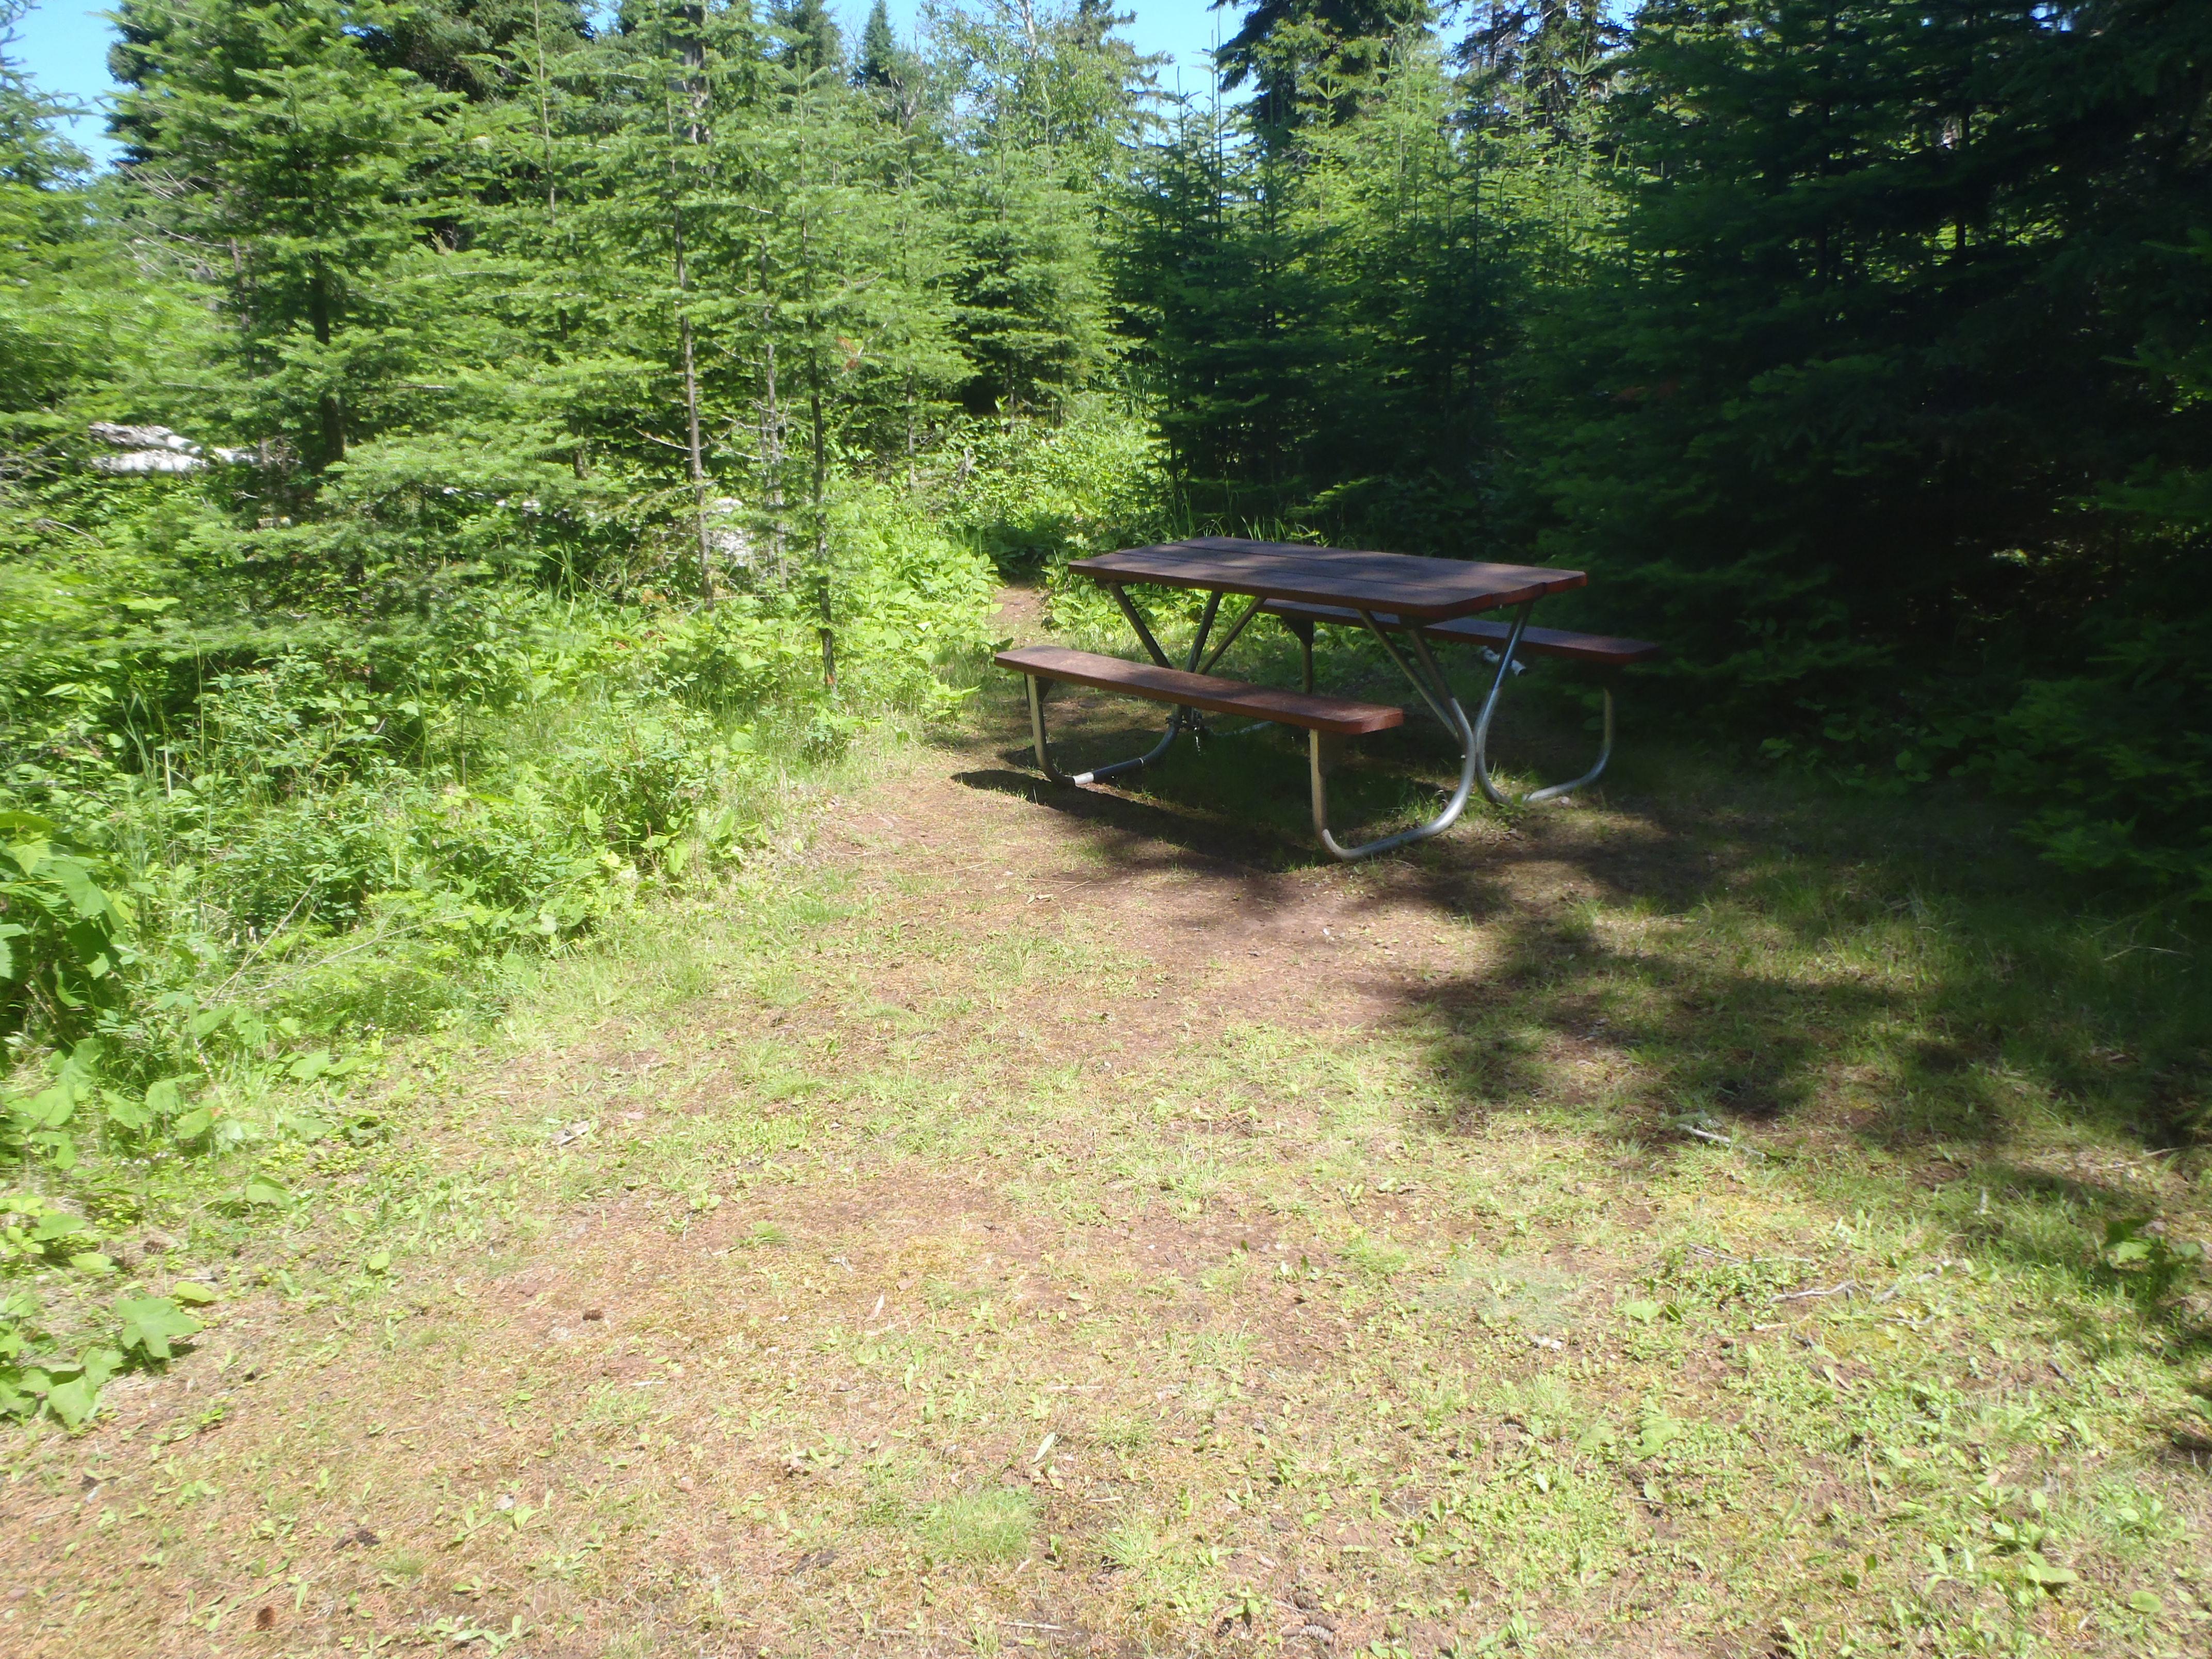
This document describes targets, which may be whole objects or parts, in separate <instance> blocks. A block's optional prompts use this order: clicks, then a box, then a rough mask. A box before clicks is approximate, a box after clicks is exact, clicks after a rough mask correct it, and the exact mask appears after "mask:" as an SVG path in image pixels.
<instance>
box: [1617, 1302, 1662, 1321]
mask: <svg viewBox="0 0 2212 1659" xmlns="http://www.w3.org/2000/svg"><path fill="white" fill-rule="evenodd" d="M1620 1311H1621V1316H1622V1317H1624V1318H1627V1319H1632V1320H1634V1321H1635V1322H1637V1323H1638V1324H1639V1325H1649V1324H1650V1322H1652V1321H1653V1320H1655V1319H1656V1318H1658V1317H1659V1304H1657V1303H1656V1302H1624V1303H1622V1304H1620Z"/></svg>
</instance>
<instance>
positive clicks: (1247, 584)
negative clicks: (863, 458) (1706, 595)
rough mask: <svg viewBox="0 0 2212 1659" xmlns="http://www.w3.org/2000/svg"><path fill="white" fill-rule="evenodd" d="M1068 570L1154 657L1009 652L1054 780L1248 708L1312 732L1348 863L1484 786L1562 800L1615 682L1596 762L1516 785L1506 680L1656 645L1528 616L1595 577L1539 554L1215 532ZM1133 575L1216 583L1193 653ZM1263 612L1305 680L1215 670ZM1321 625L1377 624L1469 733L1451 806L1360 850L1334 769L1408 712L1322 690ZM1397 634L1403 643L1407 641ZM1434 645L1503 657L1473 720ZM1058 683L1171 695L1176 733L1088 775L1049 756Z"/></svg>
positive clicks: (1157, 749) (1641, 654)
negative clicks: (1506, 742)
mask: <svg viewBox="0 0 2212 1659" xmlns="http://www.w3.org/2000/svg"><path fill="white" fill-rule="evenodd" d="M1068 568H1069V570H1070V571H1072V572H1073V573H1075V574H1079V575H1083V576H1086V577H1088V578H1090V579H1091V580H1093V581H1096V582H1097V583H1099V584H1100V585H1101V586H1103V587H1104V588H1105V589H1106V591H1107V592H1109V593H1110V594H1112V595H1113V597H1114V599H1115V603H1116V604H1117V605H1119V606H1120V607H1121V614H1122V615H1123V616H1124V617H1127V619H1128V623H1129V626H1130V627H1131V628H1132V629H1133V630H1134V631H1135V633H1136V636H1137V640H1138V642H1139V644H1140V645H1142V646H1143V647H1144V648H1145V652H1146V654H1147V655H1148V656H1149V657H1150V658H1151V659H1152V660H1151V661H1150V662H1149V663H1139V662H1130V661H1127V659H1123V658H1120V657H1108V656H1102V655H1099V654H1098V653H1094V652H1088V651H1073V650H1069V649H1067V648H1066V647H1060V646H1050V645H1041V646H1026V647H1018V648H1016V649H1012V650H1008V651H1002V652H1000V653H998V657H997V659H996V660H997V661H998V662H999V664H1000V665H1001V666H1003V667H1006V668H1010V669H1012V670H1013V671H1015V672H1017V673H1019V674H1021V675H1023V676H1024V678H1025V680H1026V682H1027V689H1028V693H1029V709H1030V736H1031V738H1032V740H1033V741H1034V743H1035V744H1036V757H1037V765H1038V768H1039V769H1040V770H1042V772H1043V773H1044V774H1045V775H1046V776H1047V777H1048V778H1050V779H1052V780H1053V781H1054V782H1056V783H1065V784H1091V783H1098V782H1103V781H1105V780H1107V779H1109V778H1112V777H1116V776H1119V775H1121V774H1123V773H1127V772H1132V771H1135V770H1137V769H1139V768H1142V767H1145V766H1149V765H1151V764H1152V763H1155V762H1157V761H1158V760H1159V759H1160V758H1161V757H1163V756H1164V755H1165V754H1166V753H1167V752H1168V750H1169V749H1170V747H1171V746H1172V745H1173V744H1174V742H1175V740H1176V738H1177V737H1178V736H1180V735H1182V733H1183V732H1190V733H1191V734H1192V736H1193V738H1198V737H1199V736H1200V734H1202V733H1203V732H1205V731H1206V729H1207V728H1206V721H1205V719H1204V717H1205V715H1206V714H1249V715H1251V716H1253V717H1254V718H1255V720H1256V721H1257V722H1259V723H1260V724H1263V725H1264V724H1279V725H1285V726H1297V727H1301V728H1303V729H1304V731H1305V732H1306V733H1307V752H1308V769H1309V772H1310V778H1311V782H1312V791H1313V823H1314V829H1315V832H1316V834H1317V835H1318V836H1320V838H1321V842H1322V846H1323V847H1325V848H1328V851H1329V853H1330V854H1332V855H1334V857H1336V858H1339V859H1342V860H1346V861H1347V862H1348V861H1350V860H1356V859H1365V858H1372V857H1374V856H1375V855H1376V854H1378V853H1386V852H1389V851H1390V850H1391V849H1392V848H1398V847H1404V846H1407V845H1408V844H1409V843H1411V842H1418V841H1423V840H1425V839H1427V838H1428V837H1429V836H1434V835H1438V834H1441V833H1442V832H1443V831H1444V830H1446V829H1449V828H1450V827H1451V826H1452V825H1453V824H1454V823H1456V822H1457V821H1458V819H1459V817H1460V814H1461V813H1462V811H1465V810H1466V807H1467V803H1468V799H1469V797H1470V796H1471V795H1472V794H1473V793H1474V791H1475V790H1477V789H1478V788H1479V789H1480V791H1481V792H1482V793H1483V795H1484V797H1485V798H1486V799H1488V800H1491V801H1492V802H1494V803H1496V804H1498V805H1506V804H1508V802H1509V801H1510V800H1513V799H1520V800H1522V801H1538V800H1553V799H1559V798H1560V797H1562V796H1565V795H1567V794H1570V793H1572V792H1573V791H1575V790H1576V789H1578V788H1580V787H1583V785H1585V784H1587V783H1589V782H1591V781H1594V780H1595V779H1596V778H1597V776H1598V775H1600V774H1601V773H1602V772H1603V771H1604V770H1605V768H1606V763H1607V761H1608V760H1610V758H1611V757H1612V754H1613V690H1612V688H1611V686H1610V685H1609V684H1608V685H1607V688H1606V692H1605V733H1604V739H1603V744H1602V747H1601V750H1600V751H1599V755H1598V760H1597V764H1596V765H1595V766H1594V767H1592V768H1591V769H1590V770H1589V771H1588V772H1587V773H1585V774H1583V775H1582V776H1581V777H1579V778H1577V779H1575V780H1574V781H1571V782H1569V783H1564V784H1555V785H1553V786H1552V787H1550V788H1547V789H1539V790H1534V791H1531V792H1530V793H1528V794H1526V795H1523V796H1520V797H1517V798H1516V797H1510V796H1508V795H1506V794H1505V793H1503V792H1502V791H1501V790H1499V788H1498V787H1497V784H1496V782H1495V781H1493V780H1492V777H1491V775H1490V767H1489V762H1488V758H1487V755H1486V747H1487V744H1488V740H1489V734H1490V726H1491V722H1492V718H1493V717H1494V715H1495V714H1496V713H1497V710H1498V699H1499V697H1500V696H1501V695H1502V694H1503V692H1504V689H1505V686H1506V684H1507V681H1508V679H1509V678H1510V676H1511V675H1512V674H1513V673H1514V672H1516V671H1517V670H1518V668H1519V667H1520V666H1521V665H1522V663H1521V659H1522V658H1524V657H1528V656H1549V657H1556V658H1561V659H1567V660H1572V661H1579V662H1583V663H1587V664H1592V665H1598V666H1601V667H1610V668H1617V667H1620V666H1621V665H1625V664H1626V663H1630V662H1638V661H1642V660H1644V659H1646V658H1649V657H1650V656H1654V655H1656V654H1657V652H1658V649H1659V647H1657V646H1656V645H1654V644H1652V643H1650V641H1645V640H1626V639H1613V638H1609V637H1607V636H1604V635H1592V634H1572V633H1565V632H1561V631H1559V630H1555V629H1532V628H1530V627H1529V626H1528V619H1529V615H1530V613H1531V612H1532V611H1534V607H1535V605H1536V602H1537V601H1538V600H1539V599H1543V598H1545V597H1546V596H1547V595H1549V594H1553V593H1557V592H1562V591H1564V590H1565V589H1567V588H1571V587H1580V586H1583V584H1584V583H1585V582H1586V581H1587V580H1588V578H1587V577H1586V576H1585V575H1584V574H1583V573H1582V572H1581V571H1579V570H1560V569H1554V568H1550V567H1548V566H1544V565H1524V564H1493V563H1489V562H1483V561H1479V560H1460V559H1434V558H1423V557H1419V556H1415V555H1413V554H1407V553H1375V552H1364V551H1358V550H1352V549H1348V548H1333V547H1310V546H1304V545H1302V544H1295V543H1289V542H1261V541H1245V540H1241V539H1238V538H1233V537H1227V536H1204V537H1200V538H1196V539H1194V540H1191V541H1183V542H1171V543H1167V544H1162V545H1158V546H1153V547H1133V548H1125V549H1123V550H1121V551H1120V552H1117V553H1108V554H1104V555H1103V556H1099V557H1097V558H1091V559H1078V560H1076V561H1075V562H1073V563H1072V564H1070V565H1069V566H1068ZM1131 584H1139V585H1144V586H1157V587H1177V588H1186V589H1193V590H1198V591H1202V592H1205V593H1206V607H1205V611H1204V612H1203V614H1202V615H1201V616H1200V619H1199V624H1198V629H1197V631H1196V634H1195V635H1194V637H1193V639H1192V641H1191V644H1190V650H1189V653H1188V660H1187V661H1186V662H1185V663H1183V664H1182V665H1181V666H1178V665H1176V664H1175V663H1174V662H1172V661H1170V659H1169V657H1168V654H1167V653H1166V652H1165V651H1164V649H1162V648H1161V646H1160V642H1159V641H1158V638H1157V637H1155V636H1154V635H1153V633H1152V628H1151V626H1150V625H1149V624H1148V623H1146V620H1145V617H1144V614H1143V612H1141V611H1139V609H1138V608H1137V606H1136V605H1135V604H1134V603H1133V601H1132V600H1131V599H1130V598H1129V596H1128V593H1127V592H1126V589H1127V587H1128V586H1130V585H1131ZM1230 595H1236V596H1238V597H1239V598H1242V599H1243V600H1245V602H1246V603H1245V604H1244V605H1243V608H1242V609H1241V610H1240V611H1238V612H1237V616H1236V617H1235V619H1234V620H1233V621H1232V622H1231V623H1230V624H1229V626H1228V628H1227V630H1226V631H1225V633H1223V635H1221V637H1220V639H1219V641H1218V642H1214V640H1213V634H1214V624H1215V622H1216V619H1217V617H1218V615H1219V612H1220V610H1221V604H1222V600H1223V599H1225V598H1226V597H1228V596H1230ZM1485 611H1509V612H1510V617H1507V618H1506V619H1504V620H1490V619H1486V618H1485V617H1483V616H1482V615H1481V614H1480V613H1482V612H1485ZM1262 615H1266V616H1270V617H1273V618H1275V619H1276V620H1277V621H1279V622H1280V623H1282V625H1283V626H1284V627H1285V628H1286V629H1289V630H1290V632H1291V634H1292V635H1294V636H1295V637H1296V638H1297V641H1298V642H1299V646H1300V648H1301V655H1302V658H1303V661H1304V689H1303V690H1297V691H1292V690H1288V689H1286V688H1281V687H1275V686H1263V685H1254V684H1248V683H1246V682H1244V681H1241V680H1232V679H1226V678H1220V677H1218V676H1216V675H1215V674H1213V673H1212V672H1211V670H1212V668H1213V666H1214V665H1215V664H1216V663H1218V661H1219V660H1220V659H1221V657H1222V655H1223V653H1225V652H1226V651H1227V650H1228V649H1229V647H1231V645H1233V644H1234V643H1235V642H1236V641H1237V636H1238V635H1241V634H1242V633H1243V631H1244V629H1245V627H1246V625H1247V624H1248V623H1250V622H1251V621H1252V620H1253V618H1254V617H1258V616H1262ZM1321 627H1351V628H1359V629H1365V630H1366V631H1367V632H1368V633H1370V634H1371V635H1373V636H1374V637H1375V639H1376V641H1378V642H1379V643H1380V644H1381V645H1382V647H1383V652H1384V653H1385V654H1386V655H1387V656H1388V657H1389V659H1390V661H1391V662H1392V663H1393V664H1395V665H1396V667H1397V669H1398V671H1400V672H1401V673H1402V674H1403V675H1404V676H1405V677H1406V678H1407V680H1408V681H1409V682H1411V683H1412V684H1413V690H1415V691H1416V692H1417V693H1419V696H1420V699H1421V701H1422V702H1424V703H1425V704H1426V705H1427V707H1428V709H1429V711H1430V712H1431V714H1434V715H1435V716H1436V717H1437V720H1440V721H1441V722H1442V723H1443V726H1444V729H1445V730H1446V732H1449V734H1450V735H1451V737H1452V739H1453V741H1454V742H1455V743H1456V744H1458V745H1459V749H1460V757H1461V764H1460V777H1459V786H1458V787H1457V788H1456V789H1455V791H1454V792H1453V793H1452V796H1451V799H1449V801H1448V802H1446V803H1445V805H1444V808H1443V811H1441V812H1439V813H1437V816H1436V817H1433V818H1431V819H1430V820H1429V821H1428V822H1427V823H1421V824H1418V825H1416V826H1414V827H1413V828H1412V829H1404V830H1401V831H1399V832H1398V833H1397V834H1395V835H1390V836H1383V837H1382V838H1381V839H1379V840H1376V841H1371V842H1366V843H1365V844H1364V845H1361V846H1357V847H1344V846H1340V845H1339V844H1338V842H1337V841H1336V838H1335V837H1334V836H1333V835H1332V834H1331V833H1330V832H1329V827H1328V783H1327V779H1328V774H1329V772H1330V771H1331V770H1333V769H1334V761H1335V759H1336V757H1337V754H1338V752H1339V750H1340V747H1341V745H1342V744H1343V742H1344V740H1345V739H1346V738H1352V737H1358V736H1364V735H1365V734H1368V733H1370V732H1382V731H1387V730H1389V729H1390V728H1392V727H1394V726H1401V725H1403V724H1404V722H1405V710H1404V709H1403V708H1397V707H1395V706H1393V705H1391V704H1388V703H1376V702H1362V701H1359V700H1358V699H1354V698H1350V697H1341V696H1330V695H1327V694H1323V693H1320V692H1316V690H1315V689H1314V641H1315V635H1316V629H1318V628H1321ZM1401 643H1402V645H1403V646H1404V647H1405V649H1402V650H1401V648H1400V647H1401ZM1437 643H1442V644H1459V645H1472V646H1474V647H1476V648H1477V649H1478V650H1479V651H1480V652H1482V653H1484V655H1485V656H1486V659H1489V660H1492V661H1493V662H1494V663H1495V665H1496V672H1495V674H1494V675H1492V678H1491V681H1490V688H1489V690H1488V692H1487V693H1486V696H1484V698H1483V700H1482V703H1481V706H1480V710H1479V712H1478V713H1477V714H1476V716H1475V717H1474V719H1473V720H1469V719H1468V715H1467V713H1466V710H1465V709H1464V708H1462V705H1461V703H1460V700H1459V697H1458V696H1457V695H1456V694H1455V692H1454V691H1453V690H1452V685H1451V682H1450V680H1449V678H1447V677H1446V676H1445V674H1444V672H1443V669H1442V668H1441V667H1440V666H1438V665H1437V659H1436V655H1435V653H1434V652H1433V651H1432V650H1431V645H1432V644H1437ZM1209 644H1211V645H1212V649H1211V650H1210V651H1209V650H1208V648H1207V647H1208V646H1209ZM1053 684H1073V685H1086V686H1092V687H1097V688H1099V689H1101V690H1109V691H1116V692H1120V693H1121V694H1123V695H1125V696H1133V697H1139V698H1143V699H1146V700H1148V701H1151V702H1163V703H1169V704H1172V705H1174V712H1173V713H1172V714H1170V716H1169V718H1168V727H1167V732H1166V733H1165V735H1164V736H1163V737H1162V738H1160V740H1159V742H1158V744H1155V745H1154V746H1153V747H1152V749H1151V750H1147V751H1146V753H1144V754H1142V755H1138V756H1134V757H1131V758H1130V759H1127V760H1124V761H1117V762H1115V763H1114V764H1112V765H1110V766H1101V767H1096V768H1093V769H1091V770H1090V771H1088V772H1080V773H1075V774H1072V775H1071V774H1066V773H1063V772H1061V771H1060V770H1059V769H1057V768H1056V767H1055V766H1054V764H1053V761H1052V755H1051V750H1050V747H1049V745H1048V742H1047V739H1046V735H1045V720H1044V702H1045V696H1046V694H1047V690H1048V687H1050V686H1051V685H1053ZM1248 729H1249V728H1248Z"/></svg>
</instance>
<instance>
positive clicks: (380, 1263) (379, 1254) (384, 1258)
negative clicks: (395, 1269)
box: [362, 1250, 392, 1273]
mask: <svg viewBox="0 0 2212 1659" xmlns="http://www.w3.org/2000/svg"><path fill="white" fill-rule="evenodd" d="M362 1266H363V1267H367V1268H368V1270H369V1272H371V1273H389V1272H390V1271H391V1270H392V1252H391V1251H389V1250H371V1251H370V1252H369V1254H368V1261H364V1262H363V1263H362Z"/></svg>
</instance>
